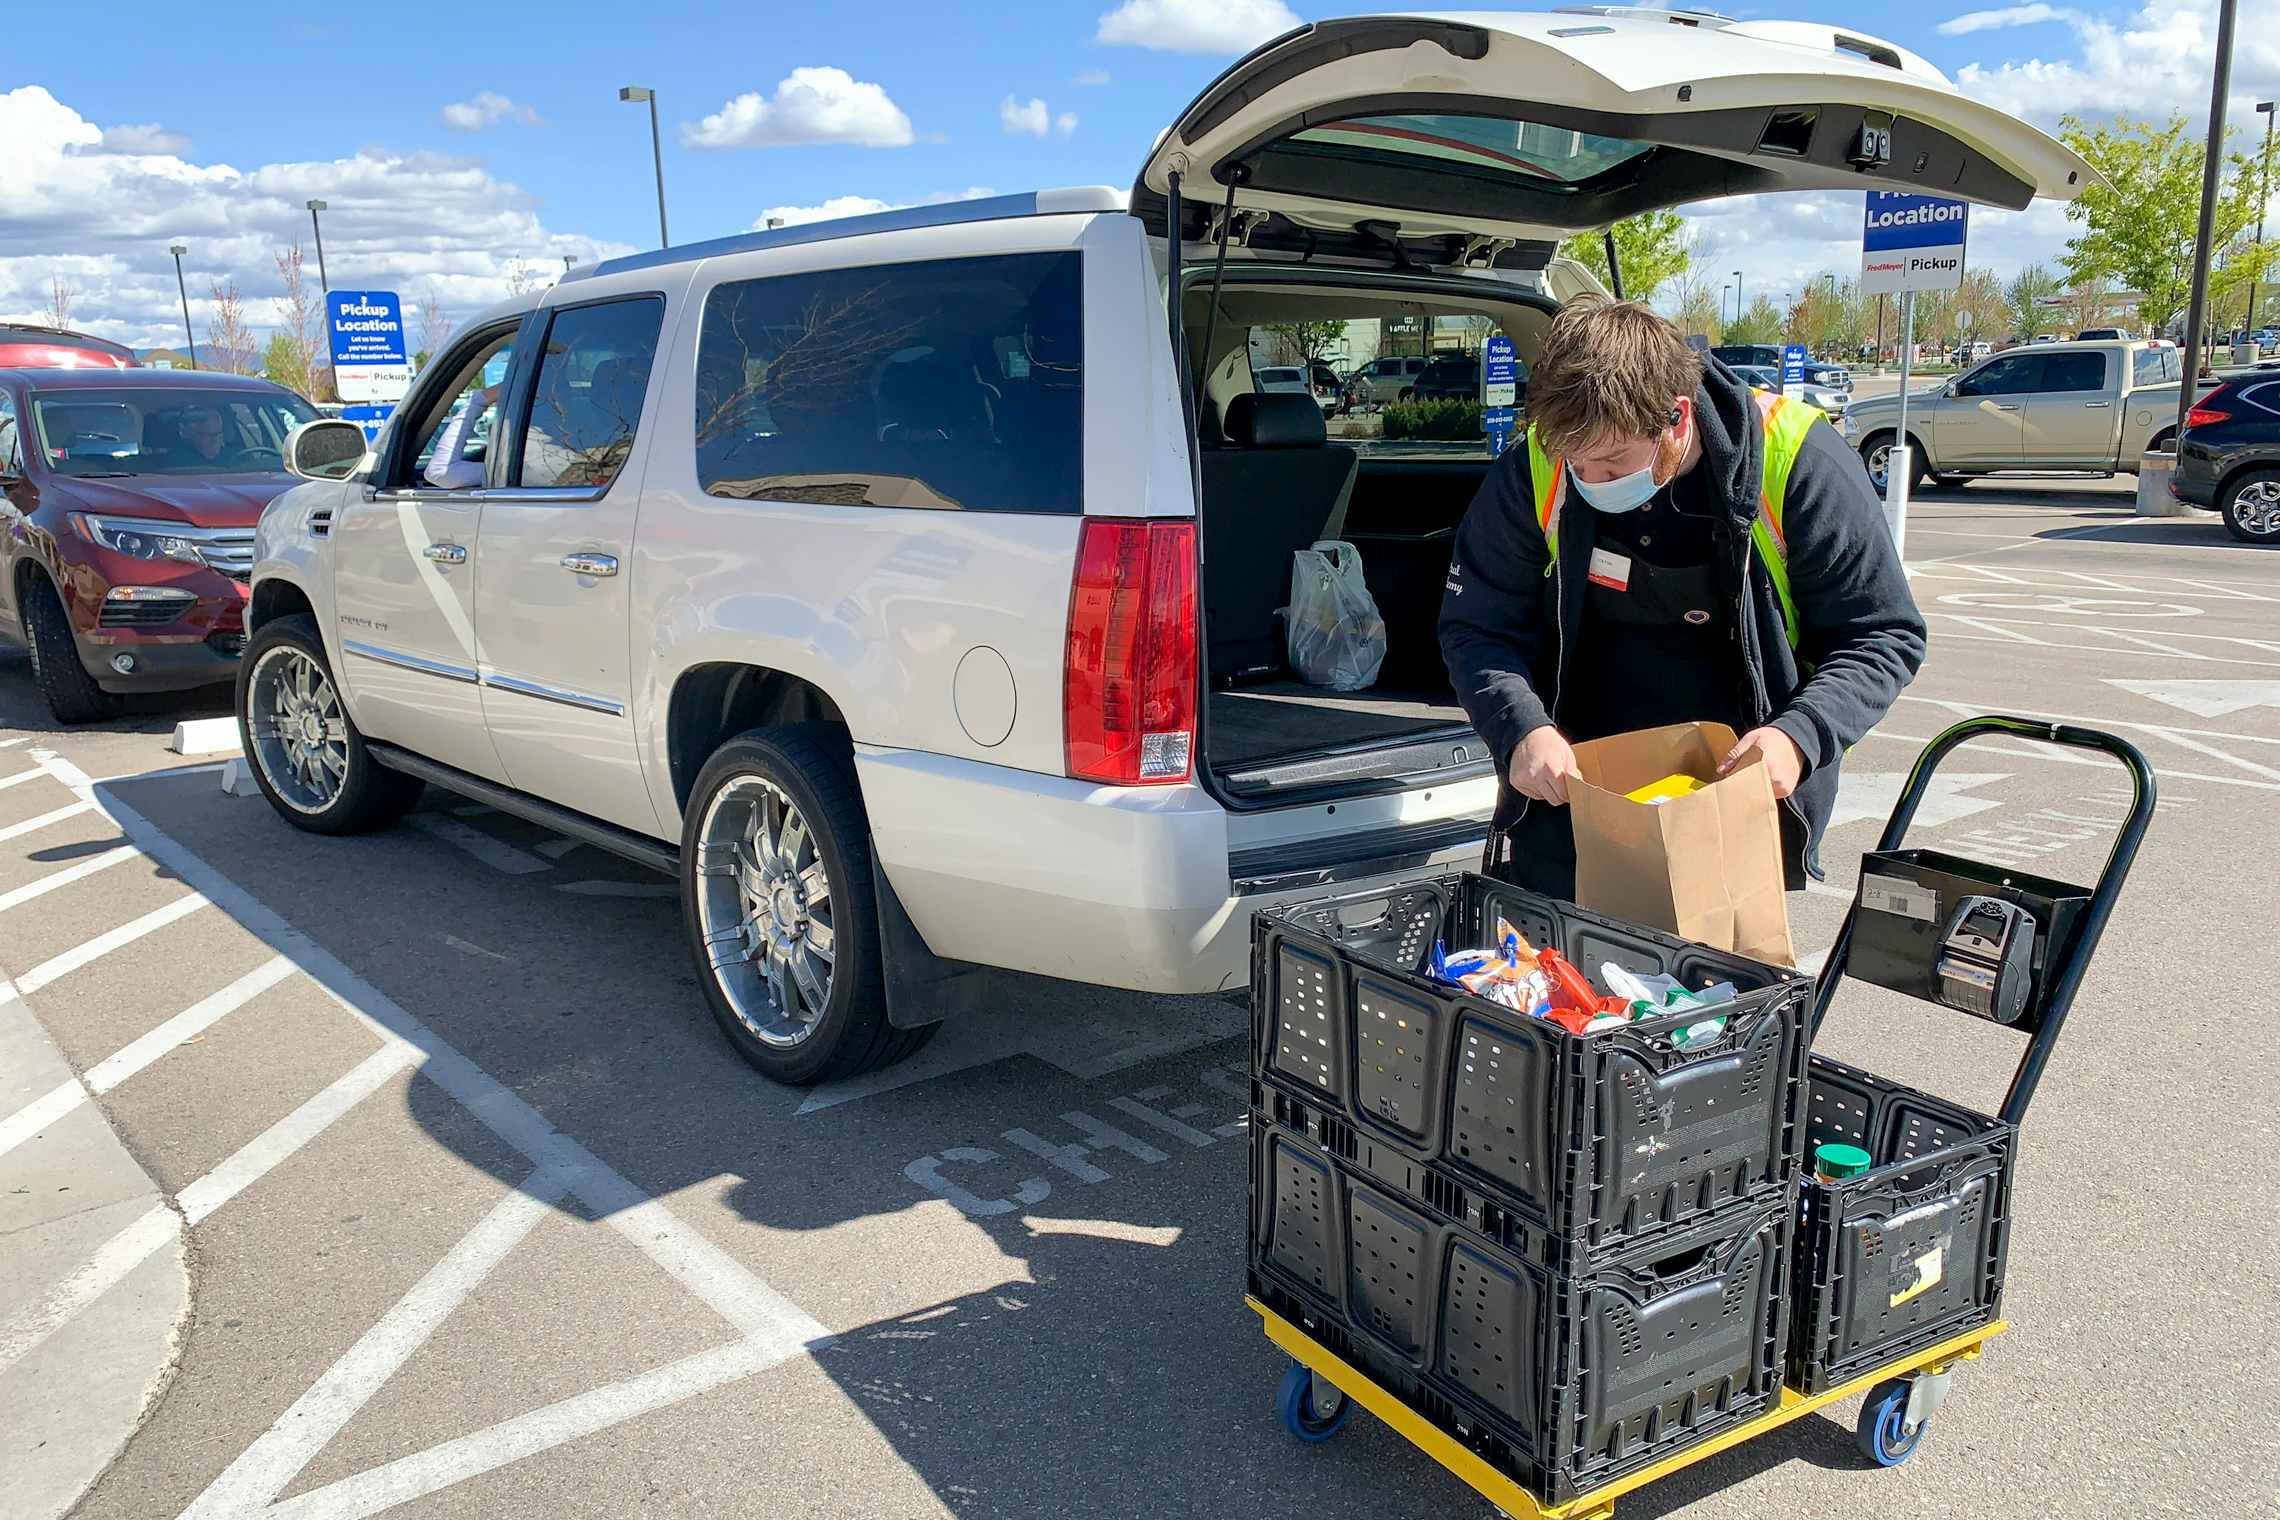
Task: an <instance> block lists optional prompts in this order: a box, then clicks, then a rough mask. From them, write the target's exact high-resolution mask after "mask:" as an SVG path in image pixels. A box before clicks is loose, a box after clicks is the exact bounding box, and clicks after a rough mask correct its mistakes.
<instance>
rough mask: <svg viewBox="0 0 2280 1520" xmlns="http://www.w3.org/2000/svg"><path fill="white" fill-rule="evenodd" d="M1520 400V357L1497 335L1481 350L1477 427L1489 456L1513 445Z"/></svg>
mask: <svg viewBox="0 0 2280 1520" xmlns="http://www.w3.org/2000/svg"><path fill="white" fill-rule="evenodd" d="M1519 401H1520V356H1519V354H1518V352H1517V351H1516V350H1514V348H1513V347H1512V340H1511V339H1510V338H1507V337H1505V336H1504V335H1503V334H1502V333H1498V334H1497V335H1496V336H1495V337H1492V338H1490V339H1489V340H1488V342H1487V343H1485V344H1483V345H1482V346H1481V351H1480V425H1481V431H1483V432H1484V433H1486V434H1487V435H1488V452H1489V454H1490V455H1491V456H1492V457H1493V456H1497V455H1501V454H1502V453H1503V452H1504V451H1505V450H1506V449H1508V448H1510V447H1511V446H1512V424H1513V423H1514V421H1516V420H1517V418H1518V415H1519V414H1518V411H1517V408H1518V405H1519Z"/></svg>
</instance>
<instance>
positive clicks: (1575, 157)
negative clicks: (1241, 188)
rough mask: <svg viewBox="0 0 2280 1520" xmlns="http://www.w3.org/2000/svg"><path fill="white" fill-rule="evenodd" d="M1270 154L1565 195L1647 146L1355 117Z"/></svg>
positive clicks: (1452, 120)
mask: <svg viewBox="0 0 2280 1520" xmlns="http://www.w3.org/2000/svg"><path fill="white" fill-rule="evenodd" d="M1272 151H1274V152H1276V153H1278V154H1307V155H1310V156H1311V155H1321V156H1326V157H1334V158H1337V159H1340V160H1344V161H1346V162H1351V163H1363V164H1371V163H1374V164H1381V165H1384V166H1386V167H1389V168H1394V169H1400V170H1406V171H1409V172H1413V173H1416V172H1433V173H1439V174H1461V175H1466V176H1471V177H1475V178H1479V179H1484V180H1491V181H1493V180H1498V179H1514V180H1527V181H1532V182H1535V183H1539V184H1547V183H1548V184H1551V185H1555V186H1559V187H1562V188H1565V187H1566V186H1569V185H1572V184H1576V183H1579V182H1581V181H1583V180H1587V179H1594V178H1596V177H1598V176H1599V175H1601V174H1604V173H1606V172H1607V171H1608V170H1610V169H1612V168H1615V167H1616V166H1618V165H1620V164H1624V163H1628V162H1629V161H1630V160H1632V159H1634V158H1637V157H1639V156H1640V155H1641V154H1644V153H1648V152H1651V151H1653V145H1652V144H1650V143H1640V142H1632V141H1630V140H1629V139H1627V138H1621V137H1600V136H1598V135H1596V134H1594V133H1591V132H1578V131H1575V130H1573V129H1572V128H1568V127H1547V126H1544V125H1542V124H1541V123H1538V122H1532V121H1515V120H1512V119H1511V118H1508V117H1501V116H1356V117H1351V118H1348V119H1347V120H1345V121H1332V122H1325V123H1323V124H1322V125H1320V126H1316V127H1307V128H1304V129H1302V130H1300V131H1297V132H1294V133H1292V134H1291V135H1290V136H1289V137H1288V138H1286V139H1284V140H1283V141H1282V142H1280V143H1277V144H1276V145H1275V146H1274V148H1273V150H1272Z"/></svg>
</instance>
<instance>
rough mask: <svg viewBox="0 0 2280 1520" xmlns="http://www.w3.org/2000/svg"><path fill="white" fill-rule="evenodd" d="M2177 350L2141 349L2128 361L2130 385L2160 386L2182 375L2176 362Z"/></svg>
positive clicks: (2180, 367) (2182, 368) (2179, 364)
mask: <svg viewBox="0 0 2280 1520" xmlns="http://www.w3.org/2000/svg"><path fill="white" fill-rule="evenodd" d="M2178 353H2179V350H2177V349H2174V348H2141V349H2139V350H2137V351H2136V353H2135V354H2133V355H2132V356H2131V359H2130V383H2131V384H2132V385H2160V384H2162V383H2164V382H2165V381H2170V380H2175V379H2177V378H2179V377H2180V376H2181V375H2183V374H2184V372H2185V368H2184V366H2183V365H2182V364H2181V363H2180V362H2179V361H2178Z"/></svg>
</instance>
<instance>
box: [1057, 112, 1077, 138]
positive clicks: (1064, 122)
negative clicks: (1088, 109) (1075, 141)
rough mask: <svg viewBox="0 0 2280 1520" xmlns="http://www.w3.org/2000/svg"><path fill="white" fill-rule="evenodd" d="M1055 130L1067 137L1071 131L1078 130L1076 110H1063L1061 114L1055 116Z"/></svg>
mask: <svg viewBox="0 0 2280 1520" xmlns="http://www.w3.org/2000/svg"><path fill="white" fill-rule="evenodd" d="M1053 130H1054V131H1056V132H1058V133H1060V134H1061V135H1062V136H1063V137H1067V136H1068V135H1069V134H1070V133H1071V132H1074V131H1076V130H1077V113H1076V112H1074V111H1063V112H1062V113H1061V114H1060V115H1058V116H1056V117H1054V118H1053Z"/></svg>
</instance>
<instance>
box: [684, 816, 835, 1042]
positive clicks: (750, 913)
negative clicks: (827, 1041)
mask: <svg viewBox="0 0 2280 1520" xmlns="http://www.w3.org/2000/svg"><path fill="white" fill-rule="evenodd" d="M697 916H698V922H699V924H700V925H701V926H702V927H703V931H704V938H705V961H706V963H707V964H708V965H709V966H710V967H711V968H712V974H713V980H714V982H715V983H716V984H718V986H719V987H720V991H721V996H723V997H724V998H726V999H727V1000H728V1005H729V1007H730V1008H732V1009H733V1010H735V1013H736V1017H737V1019H738V1021H739V1022H741V1023H742V1024H743V1025H744V1027H745V1028H746V1029H749V1030H750V1031H752V1035H753V1037H754V1038H755V1039H757V1040H760V1041H762V1042H763V1043H765V1044H769V1045H775V1046H783V1047H789V1046H794V1045H798V1044H800V1043H801V1042H803V1041H805V1040H806V1039H807V1038H808V1037H809V1036H810V1035H812V1034H814V1033H815V1029H816V1025H817V1024H818V1023H819V1022H821V1020H822V1018H823V1012H824V1009H825V1008H826V1007H827V1006H828V1005H829V1004H830V1002H831V977H832V965H833V959H834V956H835V955H836V953H837V945H836V941H835V939H834V937H833V934H832V920H833V916H834V914H833V903H832V898H831V875H830V873H829V872H828V871H826V870H825V869H824V865H823V856H822V855H821V854H819V853H818V852H817V850H816V841H815V833H814V831H813V830H811V829H810V828H809V827H808V822H807V819H806V818H805V817H804V816H802V814H801V813H800V810H799V807H798V805H797V804H795V803H794V802H793V801H792V799H791V798H790V796H788V795H787V794H786V793H785V792H784V790H783V788H781V787H779V786H777V785H776V784H775V783H774V782H772V781H769V780H767V779H766V778H765V777H761V776H739V777H737V778H736V779H735V780H733V781H731V782H729V783H728V784H727V785H726V786H723V787H722V788H721V789H720V790H719V791H718V792H716V793H714V794H713V800H712V803H711V805H710V806H708V807H707V808H706V809H705V815H704V820H703V822H702V823H700V824H699V825H698V828H697Z"/></svg>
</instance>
